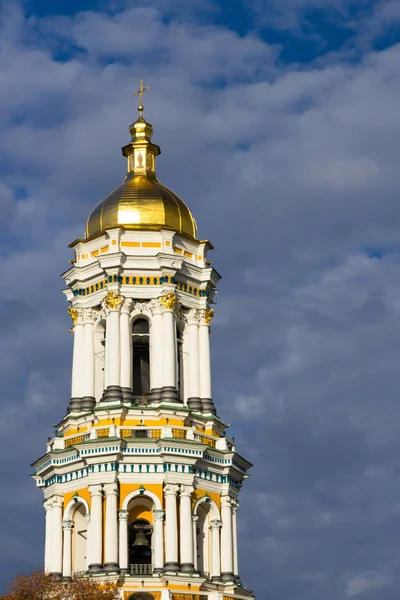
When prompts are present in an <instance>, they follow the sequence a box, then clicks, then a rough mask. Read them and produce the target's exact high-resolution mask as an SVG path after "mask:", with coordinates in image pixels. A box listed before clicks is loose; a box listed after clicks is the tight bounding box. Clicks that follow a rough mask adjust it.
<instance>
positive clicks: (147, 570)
mask: <svg viewBox="0 0 400 600" xmlns="http://www.w3.org/2000/svg"><path fill="white" fill-rule="evenodd" d="M129 574H130V575H132V576H133V577H135V576H139V575H152V574H153V565H129Z"/></svg>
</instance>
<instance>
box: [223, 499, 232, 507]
mask: <svg viewBox="0 0 400 600" xmlns="http://www.w3.org/2000/svg"><path fill="white" fill-rule="evenodd" d="M232 502H233V499H232V498H231V497H230V496H221V507H222V506H228V507H229V508H232Z"/></svg>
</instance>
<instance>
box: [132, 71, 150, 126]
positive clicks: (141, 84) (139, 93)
mask: <svg viewBox="0 0 400 600" xmlns="http://www.w3.org/2000/svg"><path fill="white" fill-rule="evenodd" d="M148 89H149V88H148V86H147V85H146V87H143V79H141V80H140V83H139V89H138V91H137V92H134V93H133V95H134V96H139V106H138V111H139V119H141V118H142V112H143V92H147V91H148Z"/></svg>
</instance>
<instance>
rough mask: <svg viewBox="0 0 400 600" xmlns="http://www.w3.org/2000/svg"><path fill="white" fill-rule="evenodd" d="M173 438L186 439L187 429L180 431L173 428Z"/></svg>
mask: <svg viewBox="0 0 400 600" xmlns="http://www.w3.org/2000/svg"><path fill="white" fill-rule="evenodd" d="M172 437H173V438H182V439H184V438H185V437H186V431H185V429H178V428H177V427H173V428H172Z"/></svg>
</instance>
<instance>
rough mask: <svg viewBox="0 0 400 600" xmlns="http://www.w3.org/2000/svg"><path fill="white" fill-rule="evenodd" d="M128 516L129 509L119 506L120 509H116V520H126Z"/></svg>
mask: <svg viewBox="0 0 400 600" xmlns="http://www.w3.org/2000/svg"><path fill="white" fill-rule="evenodd" d="M128 517H129V510H126V509H124V508H121V510H119V511H118V520H119V521H127V520H128Z"/></svg>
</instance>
